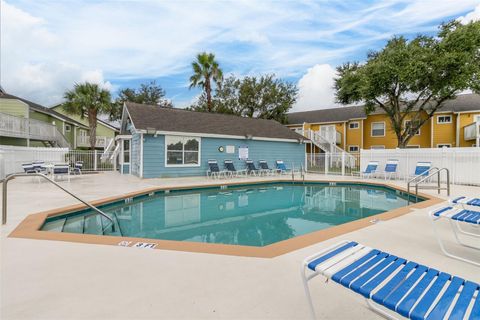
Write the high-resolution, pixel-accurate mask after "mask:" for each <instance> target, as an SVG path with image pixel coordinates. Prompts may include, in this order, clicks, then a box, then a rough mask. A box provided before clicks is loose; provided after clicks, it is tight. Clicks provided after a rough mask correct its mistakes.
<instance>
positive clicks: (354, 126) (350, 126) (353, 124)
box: [348, 121, 360, 129]
mask: <svg viewBox="0 0 480 320" xmlns="http://www.w3.org/2000/svg"><path fill="white" fill-rule="evenodd" d="M359 127H360V123H358V121H353V122H350V123H349V124H348V129H358V128H359Z"/></svg>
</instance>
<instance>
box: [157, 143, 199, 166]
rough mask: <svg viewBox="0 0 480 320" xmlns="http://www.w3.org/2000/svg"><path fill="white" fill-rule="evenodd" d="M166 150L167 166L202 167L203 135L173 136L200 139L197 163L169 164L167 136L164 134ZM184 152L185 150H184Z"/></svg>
mask: <svg viewBox="0 0 480 320" xmlns="http://www.w3.org/2000/svg"><path fill="white" fill-rule="evenodd" d="M164 137H165V138H164V139H165V140H164V145H165V146H164V150H165V168H194V167H200V166H201V165H202V163H201V162H202V138H201V137H196V136H176V135H175V136H174V135H172V137H182V138H195V139H198V163H197V164H167V160H168V157H167V151H168V150H167V136H164ZM182 152H185V151H184V150H182Z"/></svg>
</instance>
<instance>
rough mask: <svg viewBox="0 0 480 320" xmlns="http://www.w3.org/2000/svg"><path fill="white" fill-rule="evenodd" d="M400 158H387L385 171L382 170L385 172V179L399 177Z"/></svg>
mask: <svg viewBox="0 0 480 320" xmlns="http://www.w3.org/2000/svg"><path fill="white" fill-rule="evenodd" d="M398 162H399V161H398V160H387V162H386V163H385V169H384V171H383V172H380V174H383V176H384V178H385V180H387V177H388V179H390V180H391V179H392V178H395V179H396V178H398Z"/></svg>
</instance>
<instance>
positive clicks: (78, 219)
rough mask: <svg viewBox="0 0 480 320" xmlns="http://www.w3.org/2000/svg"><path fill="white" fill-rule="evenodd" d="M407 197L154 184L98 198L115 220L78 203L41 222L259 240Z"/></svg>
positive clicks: (336, 187)
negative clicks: (117, 197) (109, 199)
mask: <svg viewBox="0 0 480 320" xmlns="http://www.w3.org/2000/svg"><path fill="white" fill-rule="evenodd" d="M413 200H414V199H413ZM419 201H421V199H419ZM406 205H407V199H406V195H405V194H404V193H403V192H400V191H398V190H395V189H390V188H387V187H380V186H370V185H358V184H345V183H338V184H328V183H307V184H292V183H285V182H284V183H270V184H261V185H240V186H228V187H227V188H225V187H223V188H220V187H216V188H202V189H193V190H176V191H166V192H165V191H159V192H156V193H151V194H149V195H143V196H138V197H135V198H128V199H124V200H121V201H116V202H114V203H111V204H107V205H104V206H101V207H100V208H101V210H102V211H104V212H105V213H106V214H108V215H109V216H110V217H112V218H113V220H114V224H115V225H114V228H112V225H111V223H110V222H109V221H108V220H107V219H106V218H104V217H102V216H100V215H98V214H94V213H93V211H91V210H82V211H79V212H73V213H69V214H65V215H62V216H56V217H51V218H48V219H47V220H46V222H45V224H44V225H43V227H42V230H44V231H52V232H70V233H85V234H97V235H117V236H126V237H140V238H150V239H163V240H177V241H194V242H205V243H222V244H234V245H245V246H266V245H269V244H272V243H275V242H278V241H282V240H287V239H290V238H293V237H296V236H300V235H303V234H307V233H310V232H314V231H317V230H322V229H327V228H330V227H332V226H337V225H341V224H344V223H347V222H350V221H354V220H358V219H361V218H365V217H369V216H372V215H376V214H379V213H382V212H385V211H389V210H392V209H396V208H399V207H403V206H406Z"/></svg>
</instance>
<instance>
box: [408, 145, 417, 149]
mask: <svg viewBox="0 0 480 320" xmlns="http://www.w3.org/2000/svg"><path fill="white" fill-rule="evenodd" d="M406 148H407V149H408V148H410V149H420V145H419V144H407V147H406Z"/></svg>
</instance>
